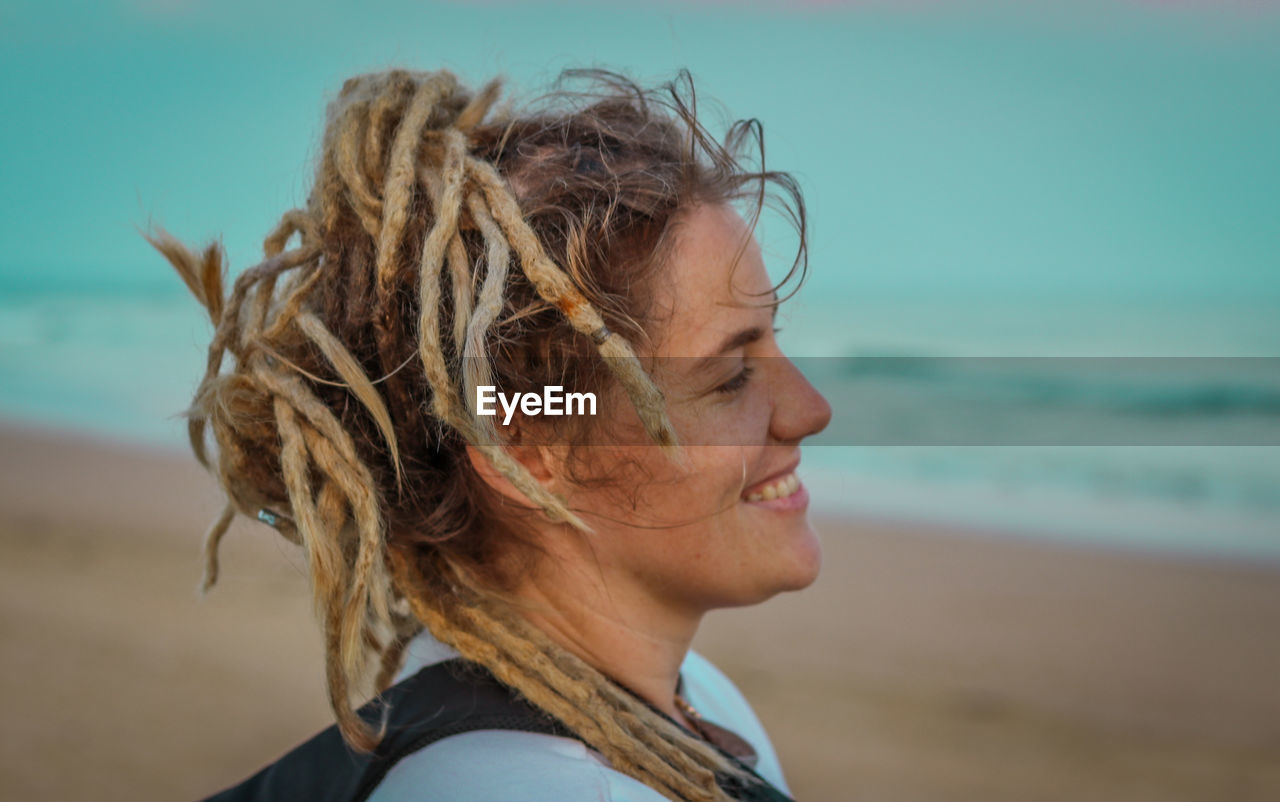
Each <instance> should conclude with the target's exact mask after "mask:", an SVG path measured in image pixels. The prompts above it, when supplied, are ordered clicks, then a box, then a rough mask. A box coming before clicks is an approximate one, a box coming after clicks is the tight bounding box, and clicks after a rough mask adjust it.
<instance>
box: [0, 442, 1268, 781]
mask: <svg viewBox="0 0 1280 802" xmlns="http://www.w3.org/2000/svg"><path fill="white" fill-rule="evenodd" d="M0 460H3V471H4V482H3V485H0V577H2V578H0V636H2V637H3V643H4V647H3V648H4V660H3V667H2V668H0V691H2V692H3V698H4V702H5V713H4V717H3V721H4V723H3V728H2V730H0V733H2V734H0V737H2V738H3V750H2V751H0V795H3V798H4V799H8V800H24V801H27V802H37V801H38V800H59V801H60V802H64V801H66V800H81V799H84V800H89V799H93V800H130V801H131V802H137V801H138V800H175V799H194V798H198V797H201V796H204V795H206V794H208V793H211V792H213V791H215V790H218V789H220V788H221V787H223V786H225V785H227V784H230V783H231V782H233V781H236V780H238V779H240V778H241V777H243V776H245V775H247V774H249V773H251V772H252V771H254V770H256V769H257V768H258V767H259V766H260V765H261V764H263V763H264V762H266V761H267V760H269V759H271V758H273V757H275V756H276V755H278V754H279V753H281V752H282V751H284V750H286V749H287V748H288V747H290V746H292V745H293V744H294V743H296V742H298V741H300V740H302V739H303V738H304V737H306V736H308V735H310V734H311V733H312V732H314V731H315V730H317V729H320V728H321V727H323V726H325V725H326V724H327V723H328V721H329V714H328V709H327V706H326V703H325V697H324V692H323V679H322V675H321V660H320V642H319V636H318V632H317V629H316V626H315V624H314V623H313V620H312V617H311V613H310V609H309V603H308V599H307V592H306V588H305V584H304V580H303V576H302V571H301V569H300V564H301V560H300V555H299V554H298V553H297V552H296V551H295V549H294V547H292V546H290V545H289V544H287V543H285V542H284V541H283V540H282V539H280V538H279V537H278V536H273V533H272V532H271V531H270V530H268V529H267V528H266V527H264V526H261V525H258V524H250V523H247V522H240V523H237V525H236V526H235V528H233V529H232V531H231V532H230V533H229V534H228V536H227V539H226V541H225V542H224V548H223V572H222V579H221V581H220V583H219V585H218V587H217V588H216V589H215V590H214V591H213V592H212V593H211V594H210V595H209V596H207V597H206V598H204V599H201V598H199V596H198V594H197V592H196V586H197V583H198V581H199V577H200V571H201V562H200V556H199V541H200V538H201V535H202V533H203V531H204V529H205V527H206V526H207V524H208V523H209V522H210V521H211V520H212V519H213V518H214V516H215V515H216V513H217V511H218V509H219V506H220V504H219V502H220V499H219V495H218V491H217V488H216V486H215V484H214V482H213V480H212V479H211V478H210V477H208V476H207V475H205V474H204V473H203V471H202V470H201V469H200V468H199V467H198V466H197V465H196V463H195V461H194V459H193V458H191V457H190V456H188V455H185V454H181V453H168V452H161V451H155V450H146V449H141V448H137V447H131V446H127V445H122V444H112V443H105V442H99V441H92V440H88V439H84V438H81V437H76V436H72V435H64V434H55V433H51V432H37V431H31V430H23V429H18V428H15V427H12V426H8V427H3V428H0ZM814 519H815V521H817V522H818V525H819V528H820V531H821V532H822V535H823V542H824V549H825V563H824V570H823V576H822V578H821V579H820V580H819V582H818V583H817V584H816V585H815V586H814V587H812V588H810V589H809V590H807V591H805V592H803V593H798V594H789V595H787V596H784V597H780V598H778V599H775V600H773V601H771V602H769V603H768V604H766V605H763V606H761V607H757V608H751V609H749V610H734V611H725V612H721V613H716V614H713V615H712V616H711V617H709V618H708V620H707V622H706V624H705V627H704V630H703V632H702V633H701V634H700V636H699V640H698V642H697V643H696V644H695V648H697V649H698V650H699V651H701V652H702V653H704V654H706V655H707V656H709V657H710V658H711V659H712V660H714V661H715V662H716V663H717V664H719V665H720V666H721V668H723V669H724V670H725V671H726V672H727V673H728V674H729V675H730V676H731V677H732V678H733V679H734V680H735V681H737V683H738V684H739V686H740V687H741V688H742V689H743V690H744V692H745V693H746V694H747V696H748V698H749V699H751V700H752V702H753V703H754V705H755V706H756V709H757V711H758V713H759V714H760V716H761V718H762V719H763V720H764V722H765V724H766V726H767V728H768V729H769V731H770V732H771V733H772V735H773V737H774V740H775V744H776V746H777V748H778V750H779V752H780V754H781V756H782V760H783V766H784V768H785V770H786V772H787V775H788V778H789V780H790V782H791V785H792V788H793V790H794V792H795V794H796V797H797V799H800V800H811V801H817V802H827V801H828V800H867V801H868V802H870V801H872V800H874V801H876V802H935V801H943V802H948V801H950V800H955V801H956V802H967V801H968V800H974V802H976V801H977V800H984V801H987V802H1001V801H1002V800H1009V801H1010V802H1012V801H1013V800H1020V801H1021V800H1045V801H1046V802H1047V801H1052V800H1063V801H1064V802H1065V800H1073V801H1075V800H1091V801H1093V802H1101V801H1104V800H1127V801H1134V802H1142V801H1145V800H1150V801H1151V802H1177V801H1178V800H1205V801H1206V802H1207V801H1209V800H1215V801H1216V800H1232V801H1233V802H1246V801H1248V800H1257V801H1258V802H1264V800H1276V799H1280V681H1277V678H1280V566H1262V565H1249V564H1242V563H1231V562H1226V561H1211V560H1190V559H1187V558H1173V557H1167V556H1157V555H1150V554H1135V553H1121V552H1107V551H1101V550H1096V549H1085V548H1077V547H1068V546H1063V545H1054V544H1049V543H1040V542H1031V541H1024V540H1018V539H1011V538H1008V537H999V536H995V535H992V534H988V533H981V532H959V531H946V532H943V531H939V530H937V529H926V528H922V527H913V526H907V525H902V524H891V523H885V522H873V521H849V520H841V521H837V520H828V519H824V518H823V517H822V510H821V509H820V508H819V509H815V510H814Z"/></svg>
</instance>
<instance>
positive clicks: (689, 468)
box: [548, 204, 831, 614]
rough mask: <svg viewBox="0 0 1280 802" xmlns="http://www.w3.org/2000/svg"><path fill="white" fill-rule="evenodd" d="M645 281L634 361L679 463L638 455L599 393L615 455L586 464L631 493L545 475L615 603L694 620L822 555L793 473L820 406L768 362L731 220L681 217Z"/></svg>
mask: <svg viewBox="0 0 1280 802" xmlns="http://www.w3.org/2000/svg"><path fill="white" fill-rule="evenodd" d="M659 283H660V284H661V286H659V287H656V288H655V294H656V299H655V301H656V306H657V307H658V308H659V309H660V310H661V314H659V315H657V316H656V317H657V322H656V323H655V325H654V327H653V331H651V334H652V339H651V343H650V346H651V347H650V348H648V349H644V348H638V352H639V355H640V356H641V357H642V358H644V359H646V361H647V362H648V363H650V364H652V365H656V366H657V370H656V371H655V373H654V378H655V380H656V381H657V382H658V384H659V386H661V387H662V388H663V390H664V392H665V394H666V397H667V411H668V415H669V417H670V419H671V422H672V424H673V426H674V427H675V429H676V432H677V433H678V436H679V437H680V439H681V442H682V443H684V444H685V445H684V447H683V458H682V459H681V460H674V461H673V460H672V459H670V458H669V457H668V456H667V455H666V454H665V453H664V452H663V451H662V450H661V449H660V448H657V447H656V446H653V445H640V444H639V443H641V442H642V440H643V438H642V436H641V434H640V433H641V432H642V431H643V430H642V428H641V424H640V421H639V417H638V415H637V414H636V412H635V410H634V408H632V406H631V404H630V402H629V401H628V400H627V399H626V398H625V396H623V395H622V394H612V395H611V396H610V398H612V402H611V403H609V404H608V405H607V406H606V408H605V409H602V410H601V414H602V415H604V416H608V417H606V418H604V421H605V427H604V428H606V429H607V430H608V431H611V432H614V433H619V436H618V437H616V438H615V439H616V440H618V441H621V442H623V443H625V444H623V445H616V446H601V447H599V448H598V451H599V452H600V453H598V454H595V455H593V458H595V459H596V460H598V461H614V460H616V461H617V464H618V465H625V466H627V468H628V474H629V475H631V476H633V477H634V478H635V480H636V481H635V483H634V484H630V486H628V487H626V488H623V489H622V490H624V492H620V488H618V487H616V486H609V485H605V486H593V485H592V484H591V483H585V484H575V483H572V482H569V481H566V480H564V479H563V478H562V477H558V476H554V475H552V476H549V477H548V479H549V480H550V484H551V486H552V489H554V490H556V491H558V492H559V493H561V494H562V495H563V496H564V497H565V498H566V500H567V501H568V502H569V507H570V508H571V509H574V510H576V511H578V512H579V513H580V514H581V515H582V517H583V519H584V520H586V521H587V522H588V523H589V524H590V525H591V526H592V527H593V528H594V529H595V532H594V534H590V535H583V536H580V537H579V538H578V541H577V542H578V543H579V544H580V547H581V548H582V549H583V550H584V553H583V554H582V555H580V556H581V557H582V558H583V559H584V560H585V561H587V564H588V565H593V566H594V568H595V570H598V571H600V572H601V574H602V575H603V576H604V577H606V578H607V581H608V583H609V592H610V595H611V596H612V598H614V599H615V600H618V601H623V602H625V601H626V600H627V599H626V597H627V594H637V595H638V596H645V597H648V598H649V600H651V601H657V602H659V603H660V604H662V605H664V606H671V607H674V608H677V609H683V610H687V611H689V612H691V613H698V614H700V613H702V612H705V611H707V610H710V609H714V608H718V607H731V606H739V605H747V604H754V603H757V602H760V601H763V600H765V599H767V598H769V597H771V596H773V595H775V594H777V593H779V592H782V591H787V590H797V589H800V588H803V587H806V586H807V585H809V584H810V583H812V582H813V581H814V580H815V579H816V578H817V575H818V569H819V565H820V561H821V548H820V545H819V542H818V538H817V535H816V533H815V532H814V530H813V528H812V527H811V525H810V524H809V521H808V518H807V507H808V501H809V496H808V493H807V492H806V490H805V487H804V485H803V483H802V482H800V480H799V478H798V476H797V474H796V470H797V467H798V466H799V463H800V443H801V441H802V440H803V439H804V438H805V437H807V436H809V435H813V434H815V433H817V432H819V431H821V430H822V429H823V428H824V427H825V426H826V425H827V423H828V422H829V420H830V418H831V407H830V405H829V404H828V403H827V401H826V399H824V398H823V397H822V395H821V394H819V393H818V391H817V390H816V389H814V387H813V386H812V385H810V384H809V382H808V381H807V380H806V379H805V378H804V376H803V375H802V374H801V373H800V371H799V370H798V369H797V368H796V367H795V365H794V364H793V363H791V362H790V361H789V360H788V359H787V358H786V357H785V356H784V355H783V353H782V351H781V350H780V349H779V346H778V343H777V340H776V338H775V327H774V318H775V315H776V311H777V305H776V302H775V300H774V298H775V296H774V294H773V285H772V283H771V281H770V279H769V276H768V274H767V272H766V270H765V265H764V261H763V258H762V256H761V252H760V247H759V245H758V244H757V242H756V241H755V238H754V236H753V235H752V233H751V231H750V230H749V229H748V226H747V224H746V223H745V221H744V220H743V219H742V217H741V216H740V215H739V214H738V213H737V212H736V211H735V210H734V209H733V208H732V207H730V206H728V205H714V204H703V205H699V206H695V207H693V208H692V209H690V210H688V211H686V212H685V213H684V217H683V219H682V220H681V225H680V228H679V229H678V237H677V240H676V242H675V247H674V248H673V250H672V252H671V255H670V258H669V262H668V264H666V265H665V269H664V271H663V272H662V273H661V274H660V279H659Z"/></svg>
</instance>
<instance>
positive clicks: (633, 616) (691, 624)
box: [516, 560, 702, 725]
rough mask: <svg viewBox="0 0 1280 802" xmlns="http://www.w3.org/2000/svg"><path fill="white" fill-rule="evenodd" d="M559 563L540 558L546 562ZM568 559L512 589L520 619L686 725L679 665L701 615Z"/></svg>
mask: <svg viewBox="0 0 1280 802" xmlns="http://www.w3.org/2000/svg"><path fill="white" fill-rule="evenodd" d="M555 562H556V561H553V560H547V561H544V566H546V565H547V564H548V563H555ZM573 566H574V563H573V562H570V561H566V562H565V563H560V564H559V565H555V566H554V567H552V568H548V567H544V568H542V570H540V571H536V572H531V573H530V574H528V575H527V578H526V579H525V580H524V581H523V582H522V583H521V584H520V585H519V586H518V588H517V591H516V595H517V596H519V597H520V598H521V599H522V600H523V601H525V602H526V603H527V604H526V606H525V607H524V608H523V609H522V610H521V612H522V614H523V615H524V617H525V618H526V619H527V620H528V621H529V622H530V623H532V624H533V625H534V626H536V627H538V628H539V629H541V630H542V631H543V632H545V633H546V634H547V637H549V638H550V639H551V640H552V641H554V642H555V643H557V644H558V645H559V646H561V647H563V648H565V649H567V650H568V651H569V652H571V653H572V654H574V655H576V656H577V657H579V658H581V659H582V660H583V661H585V662H586V663H587V664H588V665H590V666H592V667H593V668H595V669H597V670H598V671H600V672H601V673H603V674H605V675H606V676H608V677H610V678H611V679H613V680H614V681H616V682H618V683H619V684H621V685H623V686H625V687H626V688H628V689H630V690H631V691H632V692H634V693H635V694H637V695H638V696H640V697H642V698H643V699H645V700H646V701H648V702H649V703H650V704H652V705H653V706H654V707H657V708H658V709H659V710H661V711H662V712H664V713H666V714H667V715H669V716H671V717H672V718H674V719H675V720H676V721H679V722H682V723H685V724H686V725H687V724H688V722H687V721H686V719H685V717H684V715H683V714H682V713H681V712H680V710H679V709H678V708H677V707H676V705H675V693H676V687H677V684H678V682H679V678H680V666H681V665H682V664H683V663H684V658H685V655H686V654H687V653H688V651H689V644H690V643H691V642H692V641H693V636H694V633H696V632H697V629H698V624H699V623H700V621H701V619H702V613H701V612H697V611H691V610H679V609H676V608H674V607H672V606H670V605H664V604H662V603H661V602H659V601H658V600H655V599H652V598H651V597H649V596H648V595H647V594H646V593H645V592H644V591H643V590H642V589H639V588H636V587H634V586H632V585H630V584H629V583H627V582H625V581H616V578H606V577H605V576H604V574H603V572H602V571H596V572H590V571H587V570H583V569H581V568H578V569H576V570H575V568H574V567H573Z"/></svg>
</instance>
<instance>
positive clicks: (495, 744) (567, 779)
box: [369, 730, 665, 802]
mask: <svg viewBox="0 0 1280 802" xmlns="http://www.w3.org/2000/svg"><path fill="white" fill-rule="evenodd" d="M594 754H595V753H593V752H592V751H591V750H589V749H588V748H587V747H586V746H585V745H584V744H582V743H581V742H580V741H576V740H574V739H572V738H560V737H557V736H554V735H542V734H540V733H532V732H518V731H514V730H478V731H475V732H467V733H462V734H460V735H452V736H450V737H448V738H444V739H442V740H440V741H437V742H436V743H434V744H432V745H431V746H429V747H427V748H426V749H422V750H420V751H418V752H415V753H414V754H412V755H409V756H408V757H406V758H405V759H404V760H402V761H400V762H399V763H397V764H396V765H395V766H394V767H393V768H392V769H391V771H390V772H388V773H387V776H386V777H385V778H383V780H382V782H381V783H380V784H379V785H378V787H377V789H375V790H374V792H373V795H372V796H370V797H369V800H370V802H434V801H435V800H459V799H466V800H472V801H474V802H509V800H513V799H519V800H528V802H543V800H545V802H664V800H665V797H663V796H662V795H661V794H659V793H657V792H656V791H654V790H653V789H651V788H649V787H648V786H646V785H644V784H642V783H640V782H637V781H636V780H633V779H631V778H630V777H628V776H626V775H625V774H621V773H619V772H616V771H613V770H611V769H609V768H607V767H606V766H605V765H604V764H603V763H602V762H600V760H599V759H597V758H596V757H595V756H594Z"/></svg>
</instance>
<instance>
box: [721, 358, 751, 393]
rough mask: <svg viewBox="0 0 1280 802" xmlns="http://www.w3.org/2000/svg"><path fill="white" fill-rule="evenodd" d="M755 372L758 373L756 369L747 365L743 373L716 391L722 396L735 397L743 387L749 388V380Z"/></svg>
mask: <svg viewBox="0 0 1280 802" xmlns="http://www.w3.org/2000/svg"><path fill="white" fill-rule="evenodd" d="M755 372H756V369H755V368H753V367H751V366H750V365H747V366H746V367H744V368H743V369H742V370H741V372H739V373H738V375H737V376H734V377H733V378H732V379H730V380H729V381H727V382H725V383H724V384H722V385H720V386H719V387H717V388H716V390H715V391H716V392H717V393H720V394H722V395H733V394H734V393H736V392H738V391H739V390H741V389H742V388H743V387H746V386H747V380H748V379H750V378H751V374H753V373H755Z"/></svg>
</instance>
